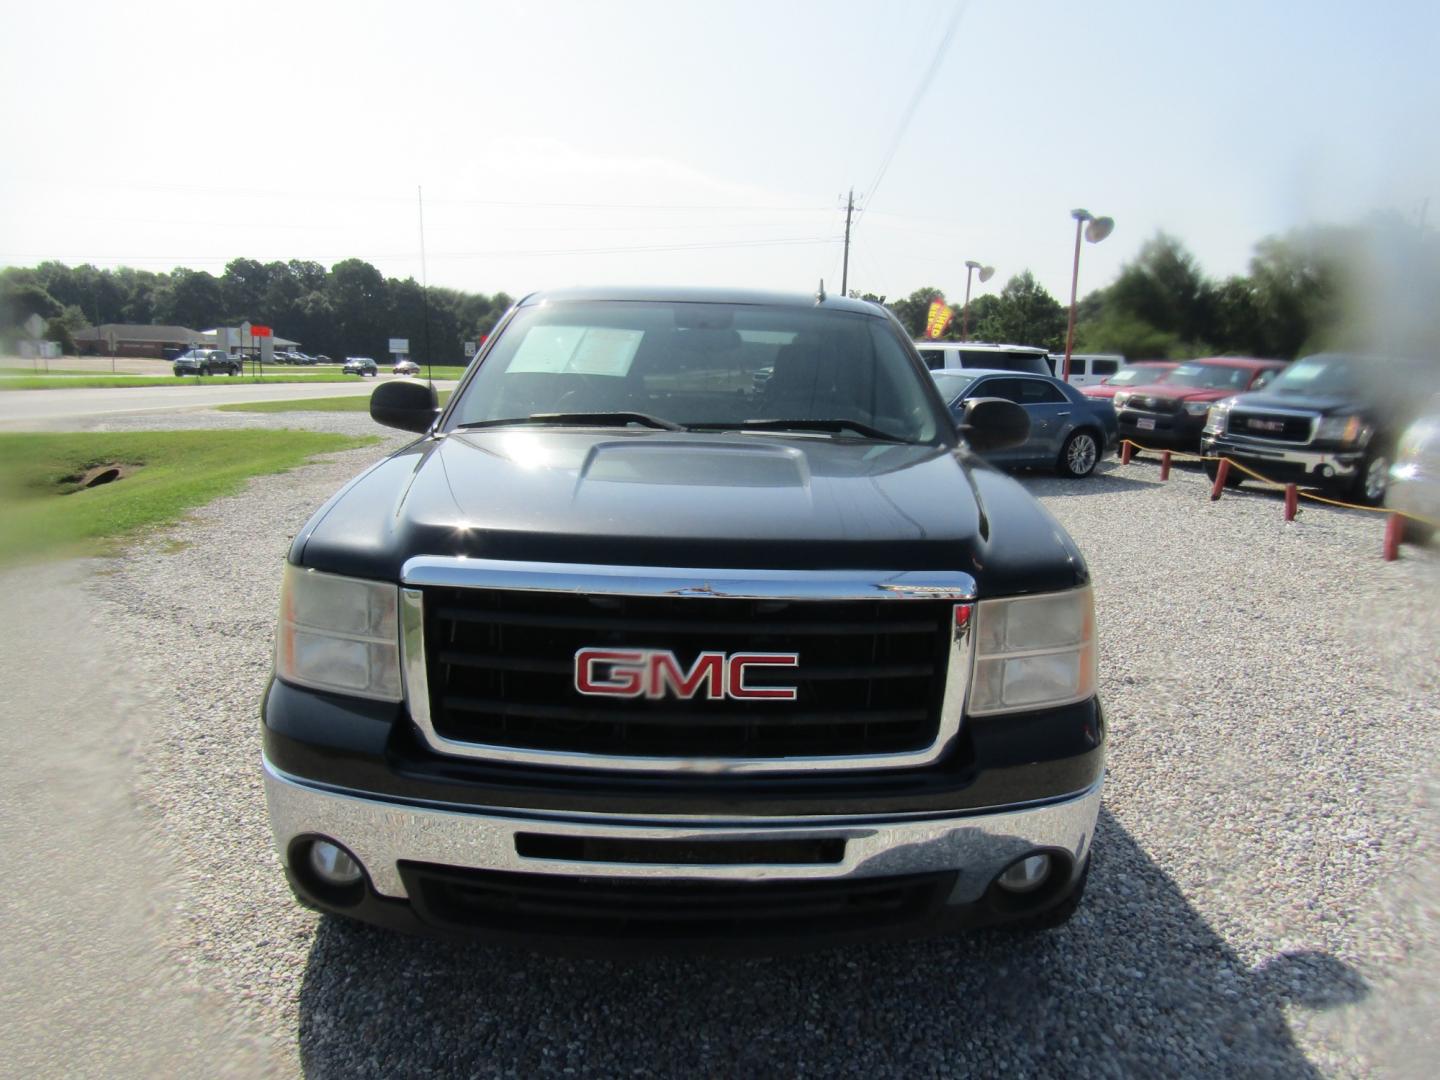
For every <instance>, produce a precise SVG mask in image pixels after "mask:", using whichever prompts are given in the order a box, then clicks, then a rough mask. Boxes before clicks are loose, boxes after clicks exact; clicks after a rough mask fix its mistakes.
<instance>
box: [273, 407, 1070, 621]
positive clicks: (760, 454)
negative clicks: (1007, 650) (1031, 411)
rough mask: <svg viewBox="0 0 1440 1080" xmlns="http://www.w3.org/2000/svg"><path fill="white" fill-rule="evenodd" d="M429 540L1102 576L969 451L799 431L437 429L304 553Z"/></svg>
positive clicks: (336, 503)
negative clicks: (806, 434)
mask: <svg viewBox="0 0 1440 1080" xmlns="http://www.w3.org/2000/svg"><path fill="white" fill-rule="evenodd" d="M416 555H452V556H466V557H470V558H488V559H511V560H526V561H538V562H567V563H602V564H611V565H630V566H672V567H673V566H680V567H717V568H720V567H726V568H729V567H738V568H750V569H754V568H775V569H850V570H865V569H878V570H927V569H928V570H962V571H966V572H968V573H970V574H972V575H973V576H974V577H975V578H976V579H977V581H978V582H980V588H981V592H982V594H1005V593H1014V592H1035V591H1046V590H1051V589H1059V588H1069V587H1072V586H1074V585H1075V584H1077V583H1079V582H1081V581H1084V580H1086V579H1087V575H1086V570H1085V567H1084V563H1083V561H1082V560H1081V558H1080V555H1079V552H1078V551H1077V550H1076V548H1075V545H1074V544H1073V542H1072V541H1071V540H1070V538H1069V537H1068V536H1067V535H1066V534H1065V532H1064V530H1063V529H1061V528H1060V526H1059V525H1058V523H1056V522H1055V520H1054V519H1053V518H1052V517H1050V515H1049V514H1048V513H1047V512H1046V511H1045V510H1044V509H1043V508H1041V506H1040V505H1039V504H1038V503H1037V502H1036V501H1035V500H1034V499H1033V498H1032V497H1031V496H1030V495H1029V493H1027V492H1026V491H1025V490H1024V489H1023V488H1022V487H1021V486H1020V485H1019V484H1018V483H1016V482H1015V481H1014V480H1012V479H1010V478H1009V477H1007V476H1005V475H1004V474H1002V473H1000V472H997V471H996V470H995V469H993V468H991V467H990V466H988V465H986V464H984V463H983V462H981V461H980V460H979V459H978V458H975V457H973V456H972V455H970V454H969V453H968V452H966V451H963V450H960V451H955V450H950V449H947V448H944V447H935V446H903V445H896V444H887V443H872V442H863V441H856V440H848V439H832V438H829V437H822V438H806V437H803V436H802V437H797V436H790V435H787V436H775V435H737V434H716V433H680V432H676V433H671V432H637V431H604V432H595V431H584V432H581V431H576V430H573V429H570V430H564V431H557V430H541V429H514V428H511V429H505V430H488V431H477V432H458V433H452V434H450V435H446V436H441V437H438V438H432V439H425V440H421V441H420V442H417V443H415V444H413V445H411V446H409V447H407V448H406V449H404V450H401V451H400V452H398V453H396V454H395V455H393V456H391V457H389V458H387V459H385V460H384V461H382V462H380V463H379V464H377V465H376V466H374V467H373V468H371V469H370V470H369V471H367V472H366V473H363V474H362V475H361V476H359V477H357V478H356V479H355V480H353V481H351V483H350V484H349V485H347V486H346V487H345V488H344V489H342V490H341V491H340V492H339V493H338V494H337V495H336V496H334V497H333V498H332V499H331V500H330V501H329V502H328V503H327V504H326V505H325V506H324V507H322V508H321V509H320V511H319V512H317V513H316V515H315V516H314V518H312V519H311V521H310V522H309V523H308V524H307V525H306V527H305V529H304V530H303V531H302V532H301V533H300V535H299V536H297V537H296V540H295V543H294V545H293V547H292V549H291V554H290V558H291V561H292V562H295V563H297V564H300V565H304V566H309V567H314V568H316V569H321V570H327V571H331V572H334V573H343V574H351V575H355V576H359V577H371V578H380V579H386V580H398V579H399V577H400V571H401V567H402V566H403V565H404V563H405V561H406V560H407V559H409V558H411V557H413V556H416Z"/></svg>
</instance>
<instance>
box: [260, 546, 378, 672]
mask: <svg viewBox="0 0 1440 1080" xmlns="http://www.w3.org/2000/svg"><path fill="white" fill-rule="evenodd" d="M398 599H399V590H398V588H397V587H396V586H395V585H391V584H388V583H386V582H383V581H364V580H362V579H360V578H349V577H340V576H338V575H336V574H322V573H320V572H318V571H315V570H305V569H302V568H301V567H298V566H290V565H286V567H285V577H284V580H283V581H282V583H281V586H280V628H279V631H278V632H277V633H276V635H275V671H276V673H277V674H278V675H279V676H280V677H281V678H283V679H284V680H286V681H287V682H292V683H298V684H299V685H301V686H312V687H314V688H315V689H317V690H332V691H334V692H335V693H338V694H352V695H354V696H356V697H366V698H375V699H377V700H379V701H399V700H400V697H401V693H400V638H399V632H398V629H397V626H398V620H397V618H396V609H397V606H398Z"/></svg>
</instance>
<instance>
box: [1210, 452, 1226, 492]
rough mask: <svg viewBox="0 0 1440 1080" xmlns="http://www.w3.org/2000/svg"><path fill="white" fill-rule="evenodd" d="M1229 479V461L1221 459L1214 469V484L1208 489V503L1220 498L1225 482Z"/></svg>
mask: <svg viewBox="0 0 1440 1080" xmlns="http://www.w3.org/2000/svg"><path fill="white" fill-rule="evenodd" d="M1228 479H1230V459H1229V458H1223V457H1222V458H1221V459H1220V464H1219V465H1217V466H1216V467H1215V483H1214V484H1213V485H1212V486H1211V488H1210V501H1211V502H1214V501H1215V500H1216V499H1218V498H1220V492H1222V491H1224V490H1225V481H1226V480H1228Z"/></svg>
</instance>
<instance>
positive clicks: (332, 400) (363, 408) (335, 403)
mask: <svg viewBox="0 0 1440 1080" xmlns="http://www.w3.org/2000/svg"><path fill="white" fill-rule="evenodd" d="M449 400H450V391H449V390H441V391H440V404H441V405H444V404H445V402H447V401H449ZM216 408H217V409H219V410H220V411H221V412H265V413H275V412H363V413H368V412H369V411H370V398H369V397H367V396H365V395H362V394H355V395H352V396H351V397H322V398H300V399H298V400H295V401H242V402H240V403H239V404H236V405H217V406H216Z"/></svg>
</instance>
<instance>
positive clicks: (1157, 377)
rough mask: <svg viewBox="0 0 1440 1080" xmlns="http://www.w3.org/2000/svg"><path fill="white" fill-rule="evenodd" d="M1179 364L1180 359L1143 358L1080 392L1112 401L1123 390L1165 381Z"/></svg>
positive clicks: (1087, 395)
mask: <svg viewBox="0 0 1440 1080" xmlns="http://www.w3.org/2000/svg"><path fill="white" fill-rule="evenodd" d="M1179 366H1180V362H1179V361H1178V360H1142V361H1141V362H1140V363H1138V364H1126V365H1125V366H1124V367H1123V368H1121V369H1120V370H1119V371H1117V372H1116V373H1115V374H1114V375H1111V376H1110V377H1109V378H1106V379H1102V380H1101V381H1100V382H1098V383H1096V384H1095V385H1094V386H1087V387H1085V388H1084V389H1082V390H1081V391H1080V392H1081V393H1082V394H1084V395H1085V396H1086V397H1092V398H1104V399H1105V400H1106V401H1110V400H1111V399H1113V398H1114V397H1115V395H1116V394H1118V393H1119V392H1120V391H1121V390H1129V389H1132V388H1133V387H1136V386H1151V385H1154V384H1155V383H1163V382H1164V381H1165V380H1166V379H1168V378H1169V377H1170V372H1172V371H1174V370H1175V369H1176V368H1177V367H1179Z"/></svg>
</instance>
